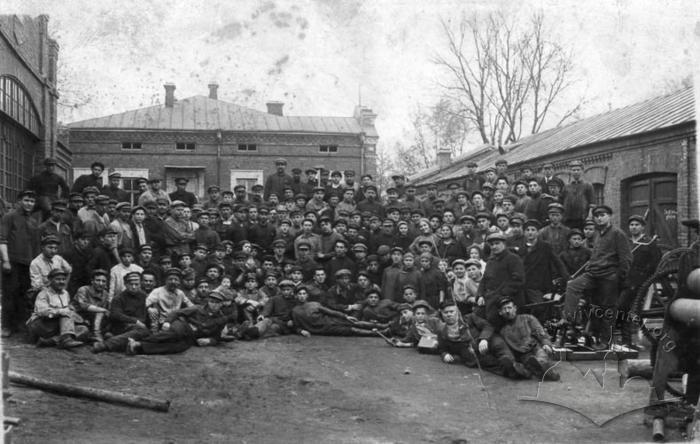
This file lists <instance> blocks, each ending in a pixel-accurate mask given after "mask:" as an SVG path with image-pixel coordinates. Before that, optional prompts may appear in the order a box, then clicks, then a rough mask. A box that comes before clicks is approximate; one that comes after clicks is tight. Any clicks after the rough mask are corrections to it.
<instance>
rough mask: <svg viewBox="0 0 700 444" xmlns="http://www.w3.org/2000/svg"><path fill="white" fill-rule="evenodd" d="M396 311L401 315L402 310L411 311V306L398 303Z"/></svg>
mask: <svg viewBox="0 0 700 444" xmlns="http://www.w3.org/2000/svg"><path fill="white" fill-rule="evenodd" d="M396 309H397V310H398V311H399V313H401V312H402V311H404V310H412V308H411V305H410V304H408V303H406V302H402V303H400V304H399V305H398V307H396Z"/></svg>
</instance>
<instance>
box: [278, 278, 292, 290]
mask: <svg viewBox="0 0 700 444" xmlns="http://www.w3.org/2000/svg"><path fill="white" fill-rule="evenodd" d="M277 286H278V287H280V288H282V287H294V282H292V281H291V280H289V279H283V280H281V281H280V282H279V284H277Z"/></svg>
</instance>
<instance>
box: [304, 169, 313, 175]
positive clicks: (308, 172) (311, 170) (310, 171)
mask: <svg viewBox="0 0 700 444" xmlns="http://www.w3.org/2000/svg"><path fill="white" fill-rule="evenodd" d="M304 173H306V175H307V176H308V175H309V174H316V170H315V169H313V168H307V169H306V171H304Z"/></svg>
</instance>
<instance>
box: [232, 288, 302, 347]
mask: <svg viewBox="0 0 700 444" xmlns="http://www.w3.org/2000/svg"><path fill="white" fill-rule="evenodd" d="M278 287H279V289H280V293H279V294H277V295H275V296H273V297H272V298H270V299H269V300H268V301H267V302H266V303H265V306H264V307H263V308H262V311H261V313H260V316H258V318H257V322H256V323H255V325H254V326H252V327H248V328H245V329H243V330H242V331H241V335H242V337H243V338H244V339H257V338H265V337H269V336H276V335H288V334H291V333H293V332H294V330H293V328H294V322H293V321H292V309H293V308H294V305H296V301H295V300H294V283H293V282H292V281H290V280H288V279H284V280H283V281H282V282H280V283H279V285H278ZM244 325H245V323H244ZM248 325H249V324H248Z"/></svg>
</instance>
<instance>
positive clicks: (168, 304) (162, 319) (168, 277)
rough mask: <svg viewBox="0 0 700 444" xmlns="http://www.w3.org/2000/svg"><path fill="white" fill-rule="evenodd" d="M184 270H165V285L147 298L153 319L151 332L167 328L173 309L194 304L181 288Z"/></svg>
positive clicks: (149, 317)
mask: <svg viewBox="0 0 700 444" xmlns="http://www.w3.org/2000/svg"><path fill="white" fill-rule="evenodd" d="M181 280H182V272H181V271H180V269H178V268H169V269H168V270H167V271H166V272H165V285H163V286H162V287H158V288H156V289H155V290H153V291H152V292H151V294H149V295H148V297H147V298H146V307H148V319H149V320H150V321H151V332H152V333H157V332H158V330H160V329H161V328H162V329H165V328H167V325H166V319H167V317H168V314H169V313H170V312H171V311H174V310H179V309H180V308H182V307H183V306H185V307H191V306H192V305H194V304H193V303H192V302H191V301H190V300H189V299H187V297H186V296H185V293H184V292H183V291H182V290H180V288H179V287H180V282H181Z"/></svg>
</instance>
